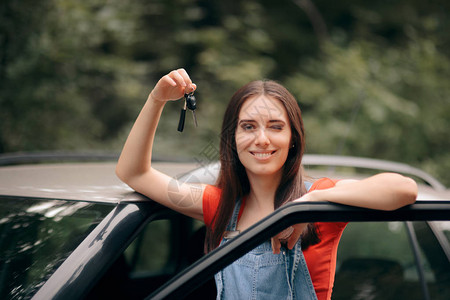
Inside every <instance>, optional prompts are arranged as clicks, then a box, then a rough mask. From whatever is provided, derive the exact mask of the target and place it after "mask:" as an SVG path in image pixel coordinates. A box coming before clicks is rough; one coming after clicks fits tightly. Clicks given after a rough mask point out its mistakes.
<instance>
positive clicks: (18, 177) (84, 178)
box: [0, 155, 450, 203]
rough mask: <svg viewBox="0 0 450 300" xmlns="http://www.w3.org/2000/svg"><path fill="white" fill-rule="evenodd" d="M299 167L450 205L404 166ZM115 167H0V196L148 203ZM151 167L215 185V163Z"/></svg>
mask: <svg viewBox="0 0 450 300" xmlns="http://www.w3.org/2000/svg"><path fill="white" fill-rule="evenodd" d="M303 161H304V164H305V165H306V166H338V167H339V166H346V167H355V168H366V169H371V170H376V171H379V170H383V171H393V172H400V173H406V174H407V175H408V174H409V175H413V176H416V177H418V178H420V179H421V180H423V181H424V182H426V183H428V185H425V184H419V196H418V199H419V200H440V199H450V190H448V189H446V188H445V187H444V185H442V184H441V183H440V182H439V181H438V180H436V179H435V178H433V177H432V176H431V175H429V174H427V173H425V172H423V171H421V170H419V169H416V168H413V167H410V166H408V165H406V164H399V163H394V162H388V161H381V160H375V159H366V158H358V157H345V156H330V155H305V156H304V160H303ZM115 165H116V162H81V163H50V164H33V165H17V166H3V167H0V195H3V196H12V197H33V198H45V199H64V200H83V201H91V202H104V203H119V202H124V201H131V202H135V201H148V198H146V197H144V196H142V195H140V194H138V193H136V192H134V191H133V190H132V189H131V188H129V187H128V186H127V185H126V184H124V183H123V182H121V181H120V180H119V179H118V178H117V177H116V175H115V171H114V169H115ZM152 166H153V167H154V168H155V169H157V170H159V171H161V172H163V173H165V174H167V175H169V176H172V177H177V178H181V180H185V181H188V182H202V183H208V184H214V183H215V180H216V178H217V174H218V171H219V165H218V163H213V164H210V165H204V166H201V165H199V164H198V163H193V162H161V161H158V162H153V163H152ZM307 173H308V175H311V176H312V177H323V176H327V177H331V178H335V179H343V178H347V177H350V178H355V179H360V178H364V177H367V175H366V176H364V175H355V174H352V173H350V175H349V174H345V173H339V171H336V170H333V169H327V170H314V169H309V168H308V169H307ZM183 174H184V175H183ZM358 176H359V177H358Z"/></svg>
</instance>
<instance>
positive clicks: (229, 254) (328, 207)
mask: <svg viewBox="0 0 450 300" xmlns="http://www.w3.org/2000/svg"><path fill="white" fill-rule="evenodd" d="M427 220H428V221H429V220H446V221H449V220H450V201H417V202H416V204H414V205H411V206H408V207H404V208H401V209H399V210H396V211H377V210H369V209H362V208H356V207H350V206H344V205H338V204H332V203H292V204H289V205H286V206H284V207H282V208H280V209H279V210H277V211H276V212H274V213H273V214H271V215H270V216H268V217H267V218H265V219H263V220H261V221H260V222H258V223H257V224H255V225H254V226H252V227H251V228H249V229H248V230H246V231H245V232H243V233H242V234H240V235H239V236H238V237H236V238H235V239H233V241H231V242H229V243H227V244H225V245H224V246H222V247H220V248H218V249H216V250H214V251H212V252H211V253H209V254H208V255H206V256H204V257H203V258H202V259H200V260H199V261H197V262H196V263H194V264H193V265H191V266H189V267H188V268H186V269H185V270H183V271H182V272H180V273H179V274H178V275H177V276H175V277H174V278H173V279H171V280H170V281H169V282H167V283H166V284H165V285H163V286H162V287H161V288H160V289H158V290H157V291H156V292H154V293H152V294H151V295H149V296H148V297H147V299H182V298H184V297H186V296H187V295H188V294H189V293H190V292H192V291H194V290H195V289H196V288H198V287H199V286H201V285H202V284H203V283H205V282H207V281H208V280H210V279H211V277H212V276H213V274H215V273H216V272H218V271H219V270H221V269H222V268H224V267H226V266H227V265H229V264H230V263H232V262H233V261H234V260H236V259H238V258H239V257H240V256H242V255H243V254H245V253H246V252H247V251H249V250H251V249H252V248H254V247H256V246H257V245H258V244H260V243H261V242H263V241H264V240H266V239H269V238H270V237H271V236H273V235H275V234H276V233H278V232H280V231H281V230H283V229H284V228H286V227H288V226H290V225H292V224H294V223H298V222H299V221H301V222H316V221H325V222H327V221H328V222H338V221H350V222H387V221H390V222H404V221H408V222H412V221H427ZM407 224H409V225H408V226H409V227H411V226H412V227H413V228H414V226H416V225H415V223H407ZM417 224H419V223H417ZM417 227H420V225H417ZM414 232H416V231H414ZM415 234H416V238H415V239H413V240H412V243H414V244H417V243H418V240H417V236H418V234H417V233H415ZM413 251H415V252H414V253H413V254H412V257H413V261H414V262H415V263H418V265H419V266H420V268H422V271H423V270H424V268H425V267H424V264H425V262H424V261H423V260H421V259H418V257H421V256H418V254H417V253H416V252H417V250H413ZM420 255H422V257H423V253H422V254H420ZM446 263H448V258H447V260H446ZM393 272H394V273H393V274H396V273H395V268H394V271H393ZM397 272H398V270H397ZM437 275H439V274H437ZM417 276H419V277H420V276H427V275H426V273H424V272H422V275H420V274H419V275H417ZM444 280H445V281H446V285H447V286H448V285H449V284H450V281H449V280H448V277H447V278H444ZM337 283H338V279H336V285H337ZM417 284H418V285H419V287H418V289H417V290H418V291H419V292H418V293H416V295H417V294H418V295H419V296H418V299H429V297H430V288H428V289H427V288H425V290H424V287H423V284H424V283H423V282H422V281H421V280H418V281H417ZM441 286H443V285H441ZM353 295H354V294H353ZM362 296H364V295H362ZM405 297H406V296H405ZM354 299H356V298H354ZM360 299H363V298H360ZM366 299H367V298H366ZM384 299H386V298H384ZM393 299H401V298H393ZM404 299H406V298H404ZM408 299H409V298H408Z"/></svg>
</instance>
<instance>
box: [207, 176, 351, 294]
mask: <svg viewBox="0 0 450 300" xmlns="http://www.w3.org/2000/svg"><path fill="white" fill-rule="evenodd" d="M335 184H336V181H334V180H331V179H329V178H321V179H319V180H317V181H316V182H314V184H313V185H312V186H311V189H310V191H313V190H324V189H328V188H331V187H334V185H335ZM220 194H221V190H220V189H219V188H217V187H215V186H212V185H208V186H206V188H205V191H204V193H203V219H204V221H205V224H206V225H207V226H210V225H211V222H212V219H213V217H214V214H215V212H216V210H217V208H218V206H219V200H220ZM244 207H245V201H244V202H243V203H242V205H241V209H240V211H239V217H240V216H241V214H242V212H243V210H244ZM315 224H316V227H317V231H318V233H319V238H320V242H319V243H318V244H316V245H312V246H309V248H308V249H306V250H305V251H303V255H304V256H305V260H306V263H307V265H308V270H309V274H310V276H311V280H312V282H313V285H314V290H315V291H316V294H317V298H318V299H319V300H329V299H331V293H332V289H333V284H334V275H335V271H336V257H337V248H338V244H339V240H340V238H341V235H342V232H343V231H344V228H345V226H346V225H347V223H346V222H333V223H328V222H317V223H315Z"/></svg>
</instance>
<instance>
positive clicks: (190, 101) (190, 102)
mask: <svg viewBox="0 0 450 300" xmlns="http://www.w3.org/2000/svg"><path fill="white" fill-rule="evenodd" d="M186 108H189V110H190V111H192V117H193V118H194V125H195V127H197V126H198V124H197V116H196V115H195V110H196V109H197V101H196V100H195V96H194V92H192V93H189V94H184V106H183V108H182V109H181V112H180V121H179V122H178V131H179V132H183V129H184V121H185V119H186Z"/></svg>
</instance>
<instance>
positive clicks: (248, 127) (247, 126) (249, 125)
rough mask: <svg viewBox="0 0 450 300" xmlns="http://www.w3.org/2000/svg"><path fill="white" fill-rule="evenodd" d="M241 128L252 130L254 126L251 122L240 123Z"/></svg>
mask: <svg viewBox="0 0 450 300" xmlns="http://www.w3.org/2000/svg"><path fill="white" fill-rule="evenodd" d="M241 128H242V129H244V130H252V129H253V128H255V126H253V125H252V124H242V126H241Z"/></svg>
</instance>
